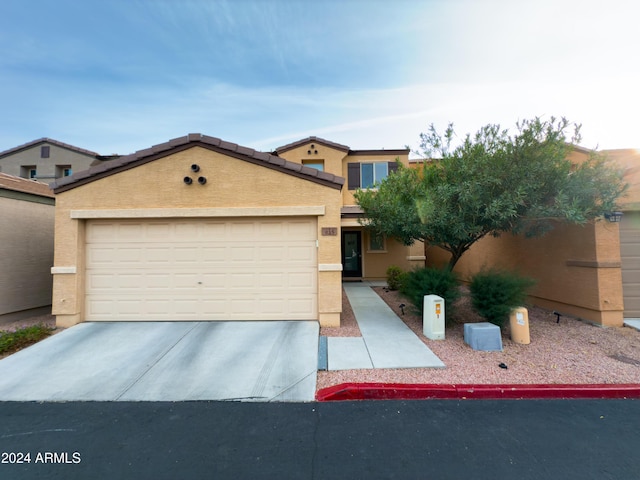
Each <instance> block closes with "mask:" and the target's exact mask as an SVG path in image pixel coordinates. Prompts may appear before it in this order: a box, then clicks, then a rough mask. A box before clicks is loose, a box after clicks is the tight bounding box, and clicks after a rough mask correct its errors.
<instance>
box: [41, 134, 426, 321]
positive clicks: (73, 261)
mask: <svg viewBox="0 0 640 480" xmlns="http://www.w3.org/2000/svg"><path fill="white" fill-rule="evenodd" d="M408 154H409V151H408V150H404V149H402V150H355V151H354V150H351V149H349V147H347V146H344V145H339V144H336V143H333V142H329V141H327V140H323V139H320V138H316V137H310V138H307V139H304V140H300V141H298V142H295V143H292V144H289V145H285V146H283V147H280V148H278V149H276V151H275V152H274V153H273V154H269V153H263V152H257V151H255V150H252V149H250V148H245V147H241V146H239V145H236V144H233V143H229V142H225V141H222V140H220V139H218V138H214V137H209V136H205V135H201V134H190V135H188V136H185V137H181V138H176V139H174V140H171V141H169V142H167V143H164V144H161V145H156V146H154V147H151V148H149V149H146V150H141V151H138V152H136V153H134V154H132V155H128V156H124V157H121V158H119V159H115V160H112V161H110V162H105V163H103V164H101V165H99V166H96V167H92V168H90V169H89V170H86V171H82V172H77V173H74V174H73V175H72V176H69V177H65V178H60V179H58V180H57V181H56V182H55V183H53V184H52V188H53V189H54V192H55V193H56V219H57V221H56V232H55V237H56V241H55V253H56V255H55V259H56V260H55V262H56V263H55V266H54V267H53V268H52V273H53V276H54V289H53V313H54V314H55V315H56V316H57V321H58V324H59V325H62V326H70V325H73V324H76V323H78V322H81V321H85V320H89V321H92V320H93V321H100V320H104V321H118V320H129V321H130V320H270V319H273V320H318V321H319V322H320V324H321V325H322V326H337V325H339V323H340V312H341V311H342V288H341V285H342V280H343V275H344V276H345V277H349V278H384V276H385V270H386V267H387V266H388V265H391V264H399V265H400V266H403V267H405V268H409V267H410V266H411V265H412V264H413V263H414V262H418V263H420V262H421V261H423V260H424V257H423V256H420V255H418V256H416V257H415V258H412V257H411V255H409V250H408V249H407V248H406V247H403V246H402V245H401V244H398V243H397V242H395V241H393V240H385V239H375V238H370V237H369V236H368V235H367V233H366V232H363V229H362V227H361V226H360V225H359V224H358V221H357V218H358V216H361V215H362V213H361V211H360V209H359V208H357V207H356V206H355V201H354V199H353V192H354V190H355V189H356V188H358V187H367V186H372V185H373V183H374V182H376V181H379V180H381V179H382V178H384V177H385V176H386V175H387V174H388V173H389V172H390V171H393V169H394V168H395V165H396V164H395V161H396V159H398V160H399V161H401V162H403V163H405V164H408ZM345 178H347V179H348V181H347V185H344V184H345Z"/></svg>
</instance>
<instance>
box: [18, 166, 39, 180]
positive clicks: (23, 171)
mask: <svg viewBox="0 0 640 480" xmlns="http://www.w3.org/2000/svg"><path fill="white" fill-rule="evenodd" d="M20 176H21V177H22V178H36V177H37V176H38V172H37V171H36V167H35V165H22V166H21V167H20Z"/></svg>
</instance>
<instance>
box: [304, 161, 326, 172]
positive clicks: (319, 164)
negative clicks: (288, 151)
mask: <svg viewBox="0 0 640 480" xmlns="http://www.w3.org/2000/svg"><path fill="white" fill-rule="evenodd" d="M302 165H304V166H305V167H309V168H315V169H316V170H320V171H321V172H324V160H302Z"/></svg>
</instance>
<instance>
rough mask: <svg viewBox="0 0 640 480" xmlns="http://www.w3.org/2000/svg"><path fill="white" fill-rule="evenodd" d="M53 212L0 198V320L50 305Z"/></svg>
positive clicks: (51, 209) (48, 209)
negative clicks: (0, 248) (20, 312)
mask: <svg viewBox="0 0 640 480" xmlns="http://www.w3.org/2000/svg"><path fill="white" fill-rule="evenodd" d="M54 208H55V207H54V206H53V205H46V204H42V203H34V202H28V201H24V200H16V199H12V198H6V197H2V196H0V225H2V227H0V245H1V246H2V255H0V319H1V318H2V316H3V315H5V316H6V315H9V314H12V313H15V312H19V311H23V310H29V309H33V308H40V307H46V306H48V305H51V284H52V279H51V266H52V265H53V230H54Z"/></svg>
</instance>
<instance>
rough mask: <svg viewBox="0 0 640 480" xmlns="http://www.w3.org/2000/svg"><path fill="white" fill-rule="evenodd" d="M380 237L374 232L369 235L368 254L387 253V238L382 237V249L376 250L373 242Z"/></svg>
mask: <svg viewBox="0 0 640 480" xmlns="http://www.w3.org/2000/svg"><path fill="white" fill-rule="evenodd" d="M377 238H378V237H377V236H376V235H375V234H374V232H371V231H370V232H368V235H367V253H387V236H386V235H380V245H379V246H380V248H374V245H373V241H374V240H375V239H377Z"/></svg>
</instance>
